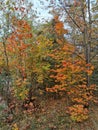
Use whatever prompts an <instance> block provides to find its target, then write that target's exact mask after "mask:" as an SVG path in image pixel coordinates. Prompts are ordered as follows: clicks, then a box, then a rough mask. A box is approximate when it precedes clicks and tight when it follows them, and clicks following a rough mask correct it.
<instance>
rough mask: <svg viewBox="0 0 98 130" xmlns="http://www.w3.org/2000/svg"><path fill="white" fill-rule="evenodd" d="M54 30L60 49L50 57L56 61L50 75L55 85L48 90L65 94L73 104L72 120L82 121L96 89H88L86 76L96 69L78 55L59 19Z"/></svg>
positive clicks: (70, 110) (70, 111)
mask: <svg viewBox="0 0 98 130" xmlns="http://www.w3.org/2000/svg"><path fill="white" fill-rule="evenodd" d="M56 21H57V22H56ZM54 28H55V33H56V41H57V42H56V44H58V47H56V48H54V49H53V51H52V53H51V54H50V55H49V56H50V57H51V58H52V59H53V60H54V61H55V66H54V68H52V69H51V73H52V74H51V75H50V77H51V78H53V79H54V80H55V85H54V86H53V87H51V88H49V87H47V88H46V90H47V91H49V92H56V93H57V92H65V93H66V95H67V97H68V101H69V102H70V103H71V107H69V113H70V115H71V118H72V120H75V121H82V120H85V119H87V118H88V109H87V108H88V106H89V102H90V101H91V100H92V99H93V93H92V90H93V89H94V85H91V86H90V87H89V88H88V87H87V81H86V75H87V74H88V75H91V74H92V72H93V69H94V67H93V66H92V65H91V64H86V62H85V58H84V55H77V54H76V52H75V47H74V46H73V45H72V44H70V43H68V42H67V41H66V40H65V38H64V27H63V23H62V22H61V21H58V19H57V17H56V19H55V27H54ZM66 32H67V31H66ZM70 103H69V105H70ZM77 108H78V109H77Z"/></svg>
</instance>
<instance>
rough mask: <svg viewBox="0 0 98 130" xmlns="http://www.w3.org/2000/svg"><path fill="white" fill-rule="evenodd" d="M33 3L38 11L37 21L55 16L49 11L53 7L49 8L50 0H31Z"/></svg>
mask: <svg viewBox="0 0 98 130" xmlns="http://www.w3.org/2000/svg"><path fill="white" fill-rule="evenodd" d="M29 1H30V2H31V3H33V5H34V6H33V8H34V10H36V11H37V16H38V18H37V21H39V22H44V21H48V20H50V19H51V18H52V17H53V16H52V15H51V14H50V13H49V12H50V11H51V8H49V7H48V6H49V4H50V0H44V2H43V0H29Z"/></svg>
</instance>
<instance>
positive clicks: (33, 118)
mask: <svg viewBox="0 0 98 130" xmlns="http://www.w3.org/2000/svg"><path fill="white" fill-rule="evenodd" d="M0 99H1V97H0ZM39 101H40V106H41V110H39V111H37V112H34V113H33V114H32V115H31V114H30V115H25V114H24V115H23V114H22V115H21V114H20V115H17V116H16V117H14V119H13V121H12V122H10V123H9V122H4V117H3V116H5V115H4V114H2V113H1V112H3V108H4V101H3V100H2V101H1V100H0V111H1V112H0V117H1V118H0V130H98V104H96V105H95V104H92V105H91V106H90V114H89V119H88V120H86V121H84V122H82V123H75V122H72V121H71V120H70V118H69V116H68V115H66V99H65V98H61V99H54V98H43V99H42V98H39Z"/></svg>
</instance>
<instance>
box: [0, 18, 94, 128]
mask: <svg viewBox="0 0 98 130" xmlns="http://www.w3.org/2000/svg"><path fill="white" fill-rule="evenodd" d="M54 20H55V25H54V32H52V33H54V34H55V41H56V42H55V43H54V41H53V40H54V39H52V38H50V39H49V38H47V37H46V36H45V35H39V36H37V38H36V39H35V38H34V32H33V29H32V27H31V26H30V24H29V23H28V22H27V21H26V20H20V19H17V18H16V17H13V18H12V25H13V26H12V27H13V32H12V33H11V35H10V36H9V37H8V38H7V41H6V50H7V54H8V59H9V70H10V75H11V77H12V79H11V88H10V89H11V91H10V92H11V95H12V96H13V99H15V101H16V99H17V104H18V102H19V105H20V106H21V107H23V106H24V109H26V111H25V112H33V111H32V110H33V109H34V104H33V103H34V102H33V101H32V98H33V96H35V95H36V94H35V93H36V91H37V95H38V94H39V95H41V94H43V93H44V92H46V93H50V92H52V93H54V94H55V93H58V94H61V95H62V93H64V95H65V97H66V98H67V100H68V104H67V105H68V111H67V112H68V113H69V114H70V116H71V119H72V120H74V121H77V122H81V121H82V120H85V119H87V118H88V112H89V111H88V107H89V103H90V102H91V101H92V100H93V90H94V87H95V86H94V85H90V86H89V87H87V81H86V75H87V74H88V75H89V76H90V75H91V74H92V72H93V69H94V67H93V66H92V65H91V64H86V62H85V57H84V55H82V54H81V55H80V56H78V55H77V54H76V52H75V47H74V46H73V44H72V43H69V42H68V41H66V39H65V38H64V34H66V33H68V31H67V30H66V29H64V25H63V23H62V22H61V21H59V18H58V17H57V16H56V17H55V18H54ZM0 48H2V43H0ZM0 53H1V52H0ZM2 53H3V52H2ZM2 57H3V55H2ZM2 57H0V67H1V66H2V62H3V60H2V59H3V58H2ZM83 59H84V60H83ZM1 69H2V67H1V68H0V74H1V73H3V69H2V72H1ZM50 82H51V85H50V84H49V83H50ZM41 87H42V88H41ZM12 92H13V93H12ZM26 101H28V102H27V103H25V102H26ZM9 107H10V108H11V106H9ZM13 127H14V128H16V129H17V126H16V125H14V126H13Z"/></svg>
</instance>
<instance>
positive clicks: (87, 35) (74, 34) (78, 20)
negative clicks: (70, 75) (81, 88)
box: [54, 0, 97, 86]
mask: <svg viewBox="0 0 98 130" xmlns="http://www.w3.org/2000/svg"><path fill="white" fill-rule="evenodd" d="M55 2H56V1H55ZM55 2H54V3H55ZM58 2H59V4H60V6H59V7H55V8H59V12H58V13H59V14H60V15H61V14H63V19H64V20H65V22H68V26H69V27H70V34H71V37H70V38H71V39H72V42H73V43H74V45H75V46H76V51H77V53H78V54H80V53H83V54H84V56H85V57H84V58H85V61H86V63H87V64H89V63H92V59H93V58H94V57H96V55H97V53H96V52H94V51H92V50H93V49H94V45H95V44H96V43H94V40H93V39H96V38H97V37H96V31H95V29H94V23H96V22H95V21H96V19H93V15H94V14H92V6H91V1H90V0H87V1H85V0H84V1H69V2H67V1H66V2H65V1H61V0H59V1H58ZM60 9H61V12H60ZM56 10H57V9H56ZM65 13H66V15H65ZM95 37H96V38H95ZM95 42H96V40H95ZM95 46H96V45H95ZM94 53H95V54H94ZM88 69H89V67H88ZM86 79H87V86H90V76H89V75H87V78H86Z"/></svg>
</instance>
